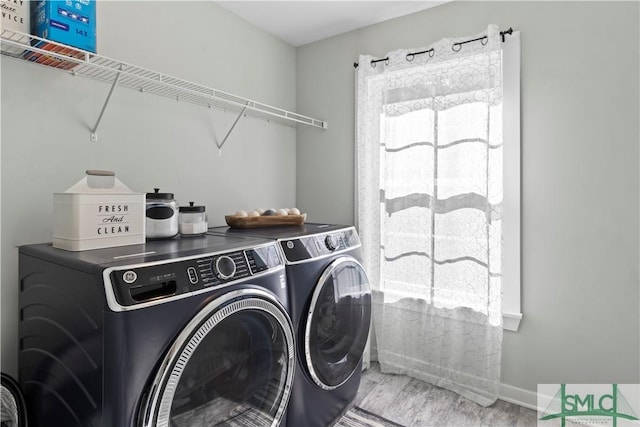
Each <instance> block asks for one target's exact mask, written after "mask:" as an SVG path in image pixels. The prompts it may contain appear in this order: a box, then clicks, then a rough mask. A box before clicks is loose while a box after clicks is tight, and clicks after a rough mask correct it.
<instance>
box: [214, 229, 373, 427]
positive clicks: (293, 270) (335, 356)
mask: <svg viewBox="0 0 640 427" xmlns="http://www.w3.org/2000/svg"><path fill="white" fill-rule="evenodd" d="M211 232H215V233H220V234H221V235H225V236H238V235H242V236H247V235H251V236H257V237H263V238H271V239H274V240H275V241H276V242H277V244H278V247H279V249H280V250H281V252H282V254H283V256H284V258H285V263H286V271H287V284H288V289H289V303H290V310H291V318H292V320H293V325H294V330H295V334H296V342H297V344H296V345H297V351H296V354H297V365H296V374H295V379H294V382H293V392H292V395H291V400H290V402H289V409H288V411H287V426H289V427H326V426H328V425H331V424H332V423H334V422H335V421H336V420H337V419H338V418H339V417H340V416H341V415H342V414H343V413H344V412H345V411H346V410H347V409H348V408H349V407H350V405H351V403H352V402H353V399H354V398H355V396H356V394H357V392H358V387H359V385H360V379H361V370H362V355H363V352H364V348H365V345H366V342H367V337H368V335H369V327H370V323H371V288H370V285H369V280H368V278H367V275H366V273H365V271H364V269H363V268H362V265H361V257H362V255H361V249H360V246H361V245H360V239H359V237H358V234H357V232H356V230H355V228H353V227H350V226H344V225H330V224H314V223H307V224H304V225H301V226H283V227H268V228H253V229H236V228H228V227H220V228H212V229H211Z"/></svg>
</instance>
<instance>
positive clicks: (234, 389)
mask: <svg viewBox="0 0 640 427" xmlns="http://www.w3.org/2000/svg"><path fill="white" fill-rule="evenodd" d="M261 294H264V295H261ZM265 296H268V294H266V293H261V292H259V291H254V290H251V291H246V290H245V291H235V292H230V293H229V294H227V295H225V296H224V297H221V298H219V299H217V300H214V301H213V302H211V303H209V305H207V306H206V307H205V308H204V309H203V310H202V311H201V312H200V313H198V315H197V316H196V317H195V318H194V319H193V320H192V321H191V322H190V323H189V325H187V327H186V328H185V329H184V330H183V332H182V333H181V334H180V336H179V337H178V338H177V339H176V341H175V343H174V345H173V346H172V347H171V349H170V350H169V352H168V354H167V356H166V357H165V360H164V361H163V363H162V366H161V368H160V370H159V372H158V374H157V376H156V378H155V381H154V383H153V385H152V389H151V392H150V395H149V397H148V399H147V403H146V407H145V408H144V412H143V414H142V415H143V423H142V424H143V426H145V427H146V426H154V427H156V426H157V427H165V426H166V427H194V426H249V425H257V426H274V427H275V426H277V425H278V424H279V422H280V419H281V418H282V416H283V414H284V411H285V408H286V405H287V402H288V400H289V394H290V392H291V384H292V381H293V372H294V363H295V358H294V343H293V332H292V327H291V322H290V320H289V317H288V316H287V314H286V313H285V311H284V309H283V308H282V307H281V306H280V304H279V303H277V302H276V301H275V300H273V299H272V297H270V296H269V297H268V299H267V298H265Z"/></svg>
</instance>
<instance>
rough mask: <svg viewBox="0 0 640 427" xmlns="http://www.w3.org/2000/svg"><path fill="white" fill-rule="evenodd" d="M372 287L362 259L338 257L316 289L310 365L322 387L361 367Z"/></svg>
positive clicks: (308, 329) (309, 325) (308, 340)
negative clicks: (361, 263) (360, 260)
mask: <svg viewBox="0 0 640 427" xmlns="http://www.w3.org/2000/svg"><path fill="white" fill-rule="evenodd" d="M370 323H371V288H370V286H369V280H368V278H367V275H366V273H365V271H364V269H363V268H362V266H361V265H360V263H358V261H356V260H355V259H354V258H351V257H341V258H337V259H335V260H334V261H333V262H332V263H331V264H329V266H327V268H326V269H325V270H324V272H323V273H322V275H321V276H320V279H319V281H318V283H317V285H316V287H315V289H314V292H313V296H312V298H311V305H310V306H309V312H308V316H307V319H306V323H305V341H304V345H305V347H304V350H305V358H306V362H307V369H308V370H309V373H310V374H311V377H312V378H313V381H314V382H315V383H316V384H317V385H318V386H319V387H321V388H323V389H326V390H331V389H334V388H336V387H339V386H340V385H342V384H344V383H345V382H346V381H347V380H348V379H349V378H350V377H351V375H352V374H353V373H354V372H355V370H356V369H357V368H358V365H359V363H360V359H361V358H362V353H363V351H364V347H365V345H366V343H367V337H368V336H369V326H370Z"/></svg>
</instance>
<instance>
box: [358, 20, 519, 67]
mask: <svg viewBox="0 0 640 427" xmlns="http://www.w3.org/2000/svg"><path fill="white" fill-rule="evenodd" d="M507 34H508V35H511V34H513V28H511V27H509V29H508V30H506V31H500V38H501V40H502V41H503V42H504V36H505V35H507ZM488 38H489V37H487V36H482V37H478V38H477V39H471V40H466V41H463V42H456V43H454V44H452V45H451V49H452V50H453V51H454V52H459V51H460V49H462V45H463V44H466V43H471V42H477V41H480V43H482V44H483V45H485V44H487V39H488ZM456 48H457V49H456ZM423 53H428V54H429V57H430V58H432V57H433V55H434V53H435V51H434V50H433V48H431V49H429V50H421V51H420V52H411V53H407V61H413V58H414V57H415V56H416V55H421V54H423ZM382 61H384V63H385V65H389V57H388V56H387V57H386V58H382V59H372V60H371V66H372V67H375V66H376V65H375V64H377V63H378V62H382ZM358 65H359V64H358V63H357V62H354V63H353V68H358Z"/></svg>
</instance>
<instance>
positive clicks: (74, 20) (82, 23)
mask: <svg viewBox="0 0 640 427" xmlns="http://www.w3.org/2000/svg"><path fill="white" fill-rule="evenodd" d="M34 3H35V4H34V5H33V6H32V8H33V9H32V12H33V13H32V18H31V20H32V25H33V34H34V35H36V36H38V37H42V38H45V39H49V40H52V41H55V42H58V43H62V44H65V45H68V46H73V47H77V48H79V49H82V50H86V51H89V52H93V53H96V2H95V0H38V1H37V2H34Z"/></svg>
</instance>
